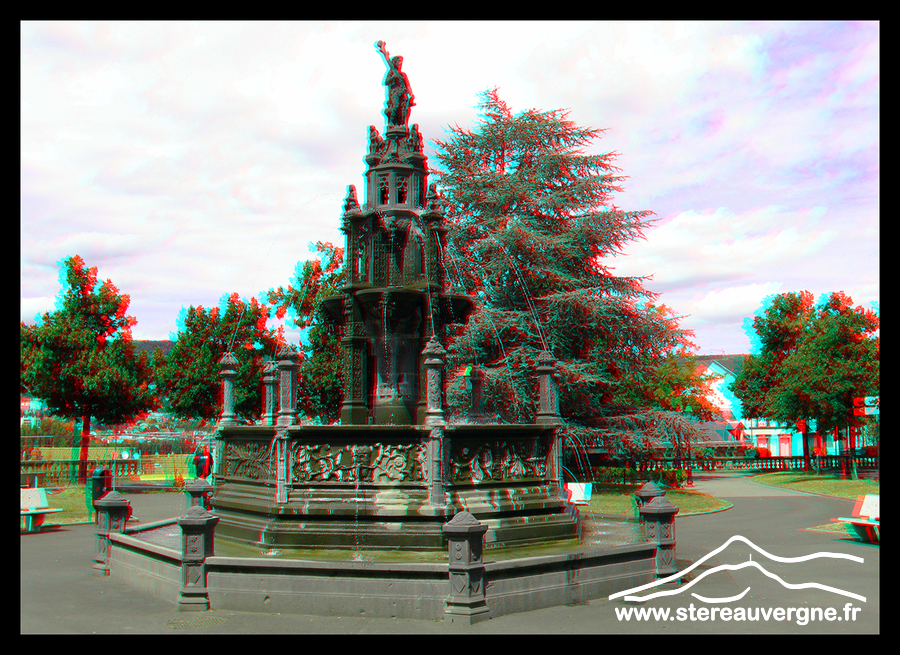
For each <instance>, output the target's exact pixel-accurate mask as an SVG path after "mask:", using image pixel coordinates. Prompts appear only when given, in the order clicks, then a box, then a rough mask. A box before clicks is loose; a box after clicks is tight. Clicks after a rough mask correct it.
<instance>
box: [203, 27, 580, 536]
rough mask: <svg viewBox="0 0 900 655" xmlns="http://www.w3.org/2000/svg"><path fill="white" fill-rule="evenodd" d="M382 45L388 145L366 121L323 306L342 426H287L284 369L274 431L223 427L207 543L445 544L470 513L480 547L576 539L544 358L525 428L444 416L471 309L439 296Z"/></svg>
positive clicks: (404, 83)
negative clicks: (536, 408)
mask: <svg viewBox="0 0 900 655" xmlns="http://www.w3.org/2000/svg"><path fill="white" fill-rule="evenodd" d="M379 49H380V50H381V52H382V55H383V56H384V59H385V62H386V63H387V65H388V74H387V76H386V79H385V84H386V86H387V89H388V92H387V101H386V107H385V112H384V113H385V116H386V118H387V125H386V128H385V130H384V136H382V135H381V134H380V133H379V132H378V130H377V129H376V128H375V127H374V126H370V127H369V138H368V145H369V147H368V152H367V154H366V156H365V161H366V165H367V168H366V173H365V180H366V193H365V202H364V204H363V205H362V206H360V204H359V201H358V199H357V194H356V189H355V188H354V187H353V186H350V187H349V190H348V194H347V197H346V200H345V201H344V207H343V214H342V218H341V230H342V232H343V233H344V235H345V238H346V245H345V251H344V252H345V257H346V259H345V261H346V267H347V268H346V270H347V285H346V287H344V288H343V289H342V290H341V293H340V294H339V295H336V296H333V297H331V298H328V299H326V300H325V301H324V303H323V310H324V312H325V313H326V315H327V316H328V317H329V318H330V320H331V321H332V322H333V323H334V325H335V326H336V327H337V328H338V329H339V330H340V343H341V346H342V348H343V380H342V386H343V392H344V398H343V404H342V406H341V412H340V423H341V424H340V425H337V426H318V425H315V426H314V425H301V424H299V423H298V421H297V417H296V413H295V412H294V411H293V407H292V406H291V405H290V403H293V399H294V398H295V397H296V396H295V394H294V390H293V389H294V387H293V386H292V385H293V382H292V381H291V380H292V379H293V378H292V377H291V376H292V375H293V373H289V372H288V371H289V370H292V368H291V367H292V366H293V364H291V363H290V362H289V361H288V360H281V361H279V362H278V366H279V368H280V369H281V370H282V371H283V372H282V378H281V384H282V397H281V400H282V409H281V411H280V412H279V414H278V421H277V424H276V425H267V426H252V427H243V426H229V425H226V423H227V418H226V419H225V421H223V423H222V425H221V427H220V430H219V443H220V451H221V457H220V458H219V461H220V462H222V466H221V467H220V469H219V475H218V476H217V479H216V491H215V497H214V501H213V506H214V510H215V513H216V515H217V516H219V517H220V519H221V521H220V523H219V527H218V529H217V537H219V538H220V539H230V540H237V541H242V542H245V543H249V544H257V545H262V546H268V547H274V548H282V549H283V548H305V547H310V546H314V547H316V548H365V549H432V550H443V549H444V548H445V547H446V537H444V535H443V534H442V532H441V526H442V525H443V524H444V523H446V522H447V521H449V520H450V519H451V518H452V517H453V516H454V515H455V514H456V513H458V512H460V511H463V510H466V511H469V512H471V513H472V514H474V515H475V516H476V517H477V518H478V519H479V520H481V521H484V522H485V523H487V525H488V530H487V534H486V536H485V541H486V545H487V546H488V547H491V546H494V545H517V544H523V543H535V542H544V541H554V540H560V539H575V538H576V537H577V518H576V517H575V515H574V512H572V511H571V510H570V511H567V506H566V502H565V497H566V496H565V493H564V492H562V493H561V487H562V477H561V466H560V444H559V440H558V437H557V435H556V429H555V428H556V425H558V424H559V423H560V420H559V417H558V416H557V414H556V411H557V410H556V404H555V400H554V394H555V389H553V378H552V371H553V368H552V360H551V359H550V356H549V354H547V353H544V354H543V357H542V360H541V369H540V370H539V371H538V373H540V377H541V382H540V384H541V385H542V387H543V388H544V389H545V391H544V392H543V394H542V398H543V401H544V402H543V405H542V409H541V412H540V413H539V415H538V422H537V423H536V424H531V425H448V424H447V423H446V421H445V419H444V416H443V398H442V396H443V385H442V380H441V378H442V368H443V365H444V355H445V352H444V350H443V348H442V346H441V344H442V343H446V327H447V326H448V325H451V324H459V323H462V322H463V321H465V320H466V317H467V316H468V314H469V313H470V311H471V310H472V308H473V304H474V303H473V300H472V299H471V298H470V297H468V296H466V295H461V294H456V293H451V292H450V290H449V286H448V283H447V277H446V273H445V269H444V262H443V260H442V257H441V254H442V253H443V251H444V248H445V239H446V232H447V228H446V227H445V225H444V223H445V217H444V215H443V213H442V209H441V201H440V198H439V196H438V194H437V192H436V191H435V187H434V185H429V184H428V166H427V161H426V156H425V154H424V153H423V139H422V135H421V134H420V133H419V129H418V126H417V125H415V124H414V125H412V126H411V127H410V126H409V125H408V121H409V107H410V105H411V104H412V93H411V90H410V89H409V82H408V80H407V78H406V76H405V74H404V73H402V72H401V70H400V68H401V64H402V58H399V57H395V58H393V59H390V58H388V57H387V53H386V51H385V50H384V46H383V44H382V45H381V46H380V48H379ZM426 189H427V191H426ZM285 356H287V355H285ZM286 390H287V395H284V394H285V391H286ZM286 403H287V404H286ZM229 415H230V410H228V409H226V410H225V411H224V413H223V417H227V416H229Z"/></svg>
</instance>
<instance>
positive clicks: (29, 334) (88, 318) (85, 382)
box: [20, 255, 156, 435]
mask: <svg viewBox="0 0 900 655" xmlns="http://www.w3.org/2000/svg"><path fill="white" fill-rule="evenodd" d="M61 281H62V283H63V290H62V292H61V295H60V297H59V298H58V300H57V309H56V311H54V312H47V313H45V314H44V315H43V316H42V317H41V318H40V320H39V322H38V324H36V325H33V326H28V325H25V324H24V323H22V324H21V326H20V354H21V385H22V386H23V387H24V388H25V389H27V390H28V392H29V393H30V394H31V395H33V396H35V397H37V398H40V399H42V400H44V401H45V402H46V405H47V411H48V413H50V414H53V415H54V416H59V417H64V418H70V419H83V427H82V434H84V435H88V434H89V433H90V418H91V417H94V418H96V419H98V420H99V421H101V422H103V423H124V422H126V421H130V420H132V419H134V417H136V416H138V415H140V414H142V413H144V412H147V411H150V410H152V409H153V408H154V407H155V405H156V401H155V398H154V395H153V393H152V391H151V390H150V388H149V383H150V376H151V372H150V367H149V365H148V364H147V359H146V355H144V354H141V355H140V356H138V355H136V354H135V351H134V344H133V343H132V340H131V327H132V326H133V325H134V324H135V323H137V320H136V319H135V318H133V317H131V316H128V315H127V314H126V312H127V311H128V305H129V302H130V299H129V297H128V296H127V295H124V294H120V293H119V290H118V289H117V288H116V287H115V285H114V284H113V283H112V282H111V281H110V280H106V281H105V282H103V283H101V284H99V285H98V282H97V269H96V268H88V267H87V266H86V265H85V263H84V260H83V259H81V257H79V256H78V255H75V256H74V257H69V258H67V259H65V260H63V261H62V262H61Z"/></svg>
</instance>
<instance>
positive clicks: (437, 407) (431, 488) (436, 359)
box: [422, 336, 447, 507]
mask: <svg viewBox="0 0 900 655" xmlns="http://www.w3.org/2000/svg"><path fill="white" fill-rule="evenodd" d="M446 354H447V353H446V351H445V350H444V349H443V348H442V347H441V344H440V343H439V342H438V341H437V339H435V338H434V336H432V337H431V339H429V340H428V343H427V344H426V345H425V348H424V350H422V356H423V358H424V360H425V362H424V363H425V421H424V423H425V425H428V426H431V433H430V434H429V438H428V455H427V456H428V500H429V502H430V503H431V504H432V505H435V506H439V507H443V506H445V505H446V504H447V498H446V493H445V491H444V483H445V480H444V473H445V470H446V467H445V466H444V425H445V421H444V409H443V400H442V397H441V396H442V395H443V394H442V391H443V389H442V384H441V382H442V379H441V372H442V371H443V368H444V355H446Z"/></svg>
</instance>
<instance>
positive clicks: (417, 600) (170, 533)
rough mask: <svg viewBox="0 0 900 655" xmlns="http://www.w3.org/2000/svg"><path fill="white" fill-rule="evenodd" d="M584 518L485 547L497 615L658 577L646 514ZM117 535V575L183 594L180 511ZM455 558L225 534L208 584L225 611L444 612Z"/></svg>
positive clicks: (210, 563)
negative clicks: (564, 537) (570, 530)
mask: <svg viewBox="0 0 900 655" xmlns="http://www.w3.org/2000/svg"><path fill="white" fill-rule="evenodd" d="M583 522H584V529H583V531H582V538H581V539H580V540H576V541H575V542H574V543H573V542H568V543H562V542H558V543H550V544H548V543H544V544H540V545H534V546H521V547H511V548H500V547H497V548H493V549H488V550H486V551H485V562H484V580H485V601H486V603H487V606H488V608H489V610H490V616H491V617H498V616H503V615H505V614H511V613H514V612H521V611H531V610H535V609H541V608H544V607H552V606H557V605H565V604H573V603H584V602H589V601H591V600H596V599H601V598H604V597H607V596H609V595H610V594H612V593H615V592H617V591H622V590H624V589H629V588H632V587H636V586H639V585H642V584H646V583H648V582H651V581H652V580H653V579H655V564H654V556H655V552H656V547H655V545H654V544H653V543H649V542H644V541H642V539H643V537H642V529H641V526H640V524H639V523H634V522H630V521H605V520H596V519H594V518H592V517H589V518H587V519H586V520H584V521H583ZM109 539H110V551H109V570H110V575H111V576H112V577H115V578H117V579H120V580H123V581H124V582H126V583H127V584H129V585H131V586H133V587H135V588H137V589H139V590H142V591H144V592H147V593H150V594H152V595H154V596H155V597H158V598H161V599H163V600H165V601H168V602H172V603H178V600H179V593H180V591H181V589H182V577H181V576H182V559H181V555H180V552H179V548H180V546H179V540H180V528H179V526H178V525H177V524H176V523H175V519H172V520H171V521H169V522H158V523H155V524H148V526H146V527H144V528H143V529H142V528H129V529H127V530H126V533H125V534H110V535H109ZM622 541H626V542H628V541H630V542H631V543H620V542H622ZM447 562H448V560H447V553H446V551H445V552H436V551H385V550H372V551H360V552H351V551H340V550H330V551H328V550H321V549H309V550H304V549H271V548H263V547H258V546H250V545H249V544H239V543H236V542H224V541H220V540H218V539H217V540H216V547H215V554H214V555H213V556H210V557H207V558H206V560H205V563H204V566H205V570H206V585H205V590H206V593H207V594H208V597H209V604H210V607H211V608H213V609H216V610H231V611H251V612H267V613H276V612H279V613H293V614H305V615H314V616H369V617H377V618H412V619H421V620H442V619H443V618H444V617H445V609H446V607H447V599H448V595H449V583H448V563H447Z"/></svg>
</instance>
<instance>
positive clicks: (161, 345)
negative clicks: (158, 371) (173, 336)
mask: <svg viewBox="0 0 900 655" xmlns="http://www.w3.org/2000/svg"><path fill="white" fill-rule="evenodd" d="M132 343H133V344H134V349H135V351H136V352H138V353H142V352H146V353H147V355H148V356H152V355H153V351H154V350H162V351H163V354H164V355H168V354H169V351H170V350H172V347H173V346H174V345H175V342H174V341H139V340H137V339H135V340H134V341H132Z"/></svg>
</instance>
